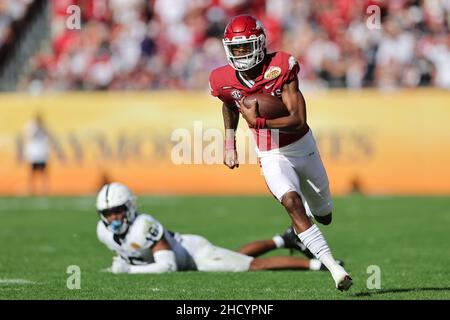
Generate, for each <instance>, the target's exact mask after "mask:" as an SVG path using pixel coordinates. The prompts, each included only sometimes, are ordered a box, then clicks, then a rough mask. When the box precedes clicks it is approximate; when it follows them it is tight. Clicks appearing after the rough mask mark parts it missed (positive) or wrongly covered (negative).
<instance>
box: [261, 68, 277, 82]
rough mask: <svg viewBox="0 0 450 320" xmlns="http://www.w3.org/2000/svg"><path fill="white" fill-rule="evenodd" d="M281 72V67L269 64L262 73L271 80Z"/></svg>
mask: <svg viewBox="0 0 450 320" xmlns="http://www.w3.org/2000/svg"><path fill="white" fill-rule="evenodd" d="M280 74H281V68H280V67H277V66H270V67H269V69H268V70H267V71H266V72H265V73H264V79H266V80H273V79H275V78H278V77H279V76H280Z"/></svg>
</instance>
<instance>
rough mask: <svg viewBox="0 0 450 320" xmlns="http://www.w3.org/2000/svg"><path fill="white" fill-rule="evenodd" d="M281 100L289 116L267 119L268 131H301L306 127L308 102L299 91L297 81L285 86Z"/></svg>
mask: <svg viewBox="0 0 450 320" xmlns="http://www.w3.org/2000/svg"><path fill="white" fill-rule="evenodd" d="M281 98H282V99H283V103H284V104H285V105H286V108H287V109H288V111H289V115H288V116H286V117H281V118H276V119H267V120H266V127H267V128H268V129H284V130H300V129H301V128H303V126H305V125H306V102H305V98H304V97H303V95H302V93H301V92H300V90H299V89H298V81H297V80H294V81H291V82H289V83H286V84H284V86H283V92H282V95H281Z"/></svg>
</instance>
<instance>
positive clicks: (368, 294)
mask: <svg viewBox="0 0 450 320" xmlns="http://www.w3.org/2000/svg"><path fill="white" fill-rule="evenodd" d="M421 291H450V287H444V288H442V287H441V288H398V289H383V290H376V289H374V290H371V291H365V292H357V293H355V294H353V296H355V297H371V296H374V295H379V294H385V293H402V292H421Z"/></svg>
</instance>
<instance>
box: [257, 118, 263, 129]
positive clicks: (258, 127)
mask: <svg viewBox="0 0 450 320" xmlns="http://www.w3.org/2000/svg"><path fill="white" fill-rule="evenodd" d="M265 126H266V118H261V117H258V118H256V124H255V129H264V127H265Z"/></svg>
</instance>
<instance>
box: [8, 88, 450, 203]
mask: <svg viewBox="0 0 450 320" xmlns="http://www.w3.org/2000/svg"><path fill="white" fill-rule="evenodd" d="M0 99H1V101H2V103H1V104H0V114H1V117H0V122H1V125H0V158H1V159H2V165H1V166H0V194H15V195H17V194H22V193H23V192H24V190H26V182H27V175H28V166H26V165H25V164H24V163H23V162H19V161H18V159H19V158H20V157H19V154H20V150H19V149H20V148H19V145H20V144H18V141H20V136H21V134H22V129H23V126H24V124H25V123H26V121H27V120H28V119H29V118H31V117H32V116H33V114H34V113H35V112H36V111H39V112H40V113H41V114H42V115H43V117H44V119H45V121H46V123H47V124H48V126H49V128H50V130H51V131H52V132H53V134H54V135H55V137H56V140H57V141H58V144H59V145H60V146H61V150H62V153H63V154H64V156H65V157H64V158H65V161H61V160H60V159H59V158H58V157H56V152H54V150H53V151H52V152H51V158H50V162H49V169H50V171H49V172H50V182H51V184H50V188H51V192H52V193H54V194H89V193H93V192H95V191H96V190H97V188H98V187H99V185H100V183H101V182H102V181H105V180H108V179H109V180H119V181H123V182H125V183H128V184H129V185H130V186H131V187H132V188H133V189H134V190H136V192H140V193H159V194H164V193H169V194H269V193H268V191H267V189H266V186H265V183H264V179H263V177H262V176H261V174H260V170H259V166H258V165H257V164H255V161H254V158H252V157H253V155H252V153H253V148H252V146H251V143H250V142H249V141H248V140H249V139H252V137H250V136H249V135H248V134H247V131H246V130H247V128H246V124H245V123H244V121H243V120H241V121H240V126H239V128H240V130H241V131H240V132H239V133H238V141H237V144H238V148H241V150H243V151H242V152H241V153H240V155H241V157H244V156H245V158H243V159H241V160H242V161H241V166H240V167H239V169H237V170H229V169H227V168H226V167H225V166H224V165H223V164H222V158H221V152H222V149H221V148H223V145H222V144H221V143H222V140H221V139H222V137H221V132H223V121H222V114H221V103H220V102H219V101H218V100H217V99H213V98H212V97H209V96H208V94H207V93H204V92H200V93H198V92H138V93H133V92H109V93H65V94H56V95H44V96H40V97H30V96H27V95H23V94H3V95H0ZM306 99H307V107H308V123H309V124H310V126H311V128H312V129H313V132H314V135H315V137H316V140H317V142H318V145H319V149H320V152H321V156H322V158H323V161H324V163H325V166H326V169H327V172H328V175H329V178H330V184H331V188H332V191H333V193H334V194H345V193H348V192H352V191H361V192H364V193H367V194H450V165H449V164H450V130H449V124H448V122H449V119H450V93H449V92H448V91H440V90H434V89H424V90H407V91H400V92H395V93H390V94H381V93H379V92H378V91H374V90H368V91H360V92H349V91H329V92H324V93H316V94H306ZM217 143H218V144H217ZM217 146H218V147H217ZM245 146H248V147H245ZM252 159H253V161H252Z"/></svg>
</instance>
